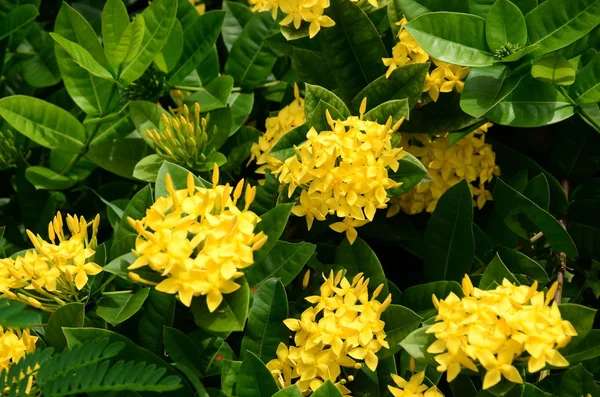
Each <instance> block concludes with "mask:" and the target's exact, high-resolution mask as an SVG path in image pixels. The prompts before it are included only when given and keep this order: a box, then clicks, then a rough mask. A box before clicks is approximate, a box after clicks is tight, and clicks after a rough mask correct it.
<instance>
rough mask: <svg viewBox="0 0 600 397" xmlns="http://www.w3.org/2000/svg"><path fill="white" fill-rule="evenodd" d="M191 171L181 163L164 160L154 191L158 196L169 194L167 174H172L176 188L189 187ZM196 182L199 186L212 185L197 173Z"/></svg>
mask: <svg viewBox="0 0 600 397" xmlns="http://www.w3.org/2000/svg"><path fill="white" fill-rule="evenodd" d="M189 173H190V171H188V170H187V169H185V168H183V167H182V166H180V165H177V164H173V163H171V162H168V161H164V162H163V163H162V166H161V167H160V169H159V170H158V175H157V176H156V187H155V192H154V194H155V196H156V198H158V197H168V196H169V192H168V191H167V185H166V178H167V174H169V175H170V176H171V181H172V182H173V186H174V187H175V190H179V189H186V188H187V176H188V174H189ZM194 184H195V185H196V186H198V187H210V183H208V182H207V181H205V180H203V179H200V178H198V177H197V176H196V175H194Z"/></svg>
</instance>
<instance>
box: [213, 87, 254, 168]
mask: <svg viewBox="0 0 600 397" xmlns="http://www.w3.org/2000/svg"><path fill="white" fill-rule="evenodd" d="M242 95H245V94H242ZM261 135H262V133H261V132H260V131H259V130H257V129H256V128H254V127H248V126H245V125H244V126H242V127H241V128H240V129H239V131H238V132H236V133H235V134H234V135H232V136H230V137H229V139H227V141H226V142H225V144H224V145H223V146H222V147H221V150H222V151H223V152H224V153H227V164H225V165H224V166H223V168H224V170H226V171H231V170H235V169H237V168H238V167H242V166H243V165H244V163H245V162H246V160H248V158H249V157H250V149H251V148H252V145H254V143H256V142H258V138H259V137H260V136H261Z"/></svg>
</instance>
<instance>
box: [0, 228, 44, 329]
mask: <svg viewBox="0 0 600 397" xmlns="http://www.w3.org/2000/svg"><path fill="white" fill-rule="evenodd" d="M0 236H2V233H1V231H0ZM41 321H42V319H41V316H40V312H39V311H38V310H34V309H33V308H32V307H31V306H29V305H25V304H23V303H21V302H17V301H15V300H12V299H10V298H0V327H3V328H30V327H32V326H34V325H37V324H41Z"/></svg>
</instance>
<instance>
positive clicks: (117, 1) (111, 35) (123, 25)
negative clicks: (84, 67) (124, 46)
mask: <svg viewBox="0 0 600 397" xmlns="http://www.w3.org/2000/svg"><path fill="white" fill-rule="evenodd" d="M128 26H129V15H128V14H127V7H126V6H125V4H124V3H123V1H122V0H107V2H106V4H105V5H104V8H103V9H102V42H103V44H104V53H105V54H106V58H107V59H108V61H109V62H110V64H111V65H113V66H115V67H116V66H117V65H118V62H115V61H114V59H115V57H116V54H115V53H116V52H117V48H118V46H119V42H121V40H122V37H123V34H124V33H125V31H126V30H127V28H128Z"/></svg>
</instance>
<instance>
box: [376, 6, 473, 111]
mask: <svg viewBox="0 0 600 397" xmlns="http://www.w3.org/2000/svg"><path fill="white" fill-rule="evenodd" d="M407 22H408V21H407V20H406V18H402V20H401V21H400V22H398V23H397V25H400V31H399V32H398V40H399V42H398V44H396V45H395V46H394V48H392V57H391V58H383V64H384V65H385V66H387V67H388V70H387V72H386V74H385V75H386V77H390V75H391V74H392V72H393V71H394V70H396V69H397V68H399V67H401V66H404V65H408V64H411V63H425V62H428V61H429V60H430V58H429V54H427V53H426V52H425V51H424V50H423V49H422V48H421V47H420V46H419V44H418V43H417V41H416V40H415V39H414V38H413V37H412V36H411V35H410V33H408V31H407V30H406V29H404V25H405V24H406V23H407ZM431 60H432V61H433V63H434V64H435V66H436V68H435V69H434V70H433V71H432V72H431V73H427V77H426V80H425V86H424V87H423V92H427V93H429V96H430V97H431V99H433V100H434V101H437V100H438V98H439V96H440V92H451V91H452V90H454V89H455V90H456V91H458V92H462V90H463V87H464V85H465V83H464V82H463V80H464V79H465V77H467V74H468V73H469V70H470V69H469V68H468V67H462V66H459V65H452V64H449V63H445V62H441V61H438V60H435V59H431Z"/></svg>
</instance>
